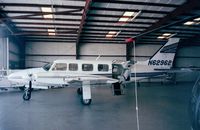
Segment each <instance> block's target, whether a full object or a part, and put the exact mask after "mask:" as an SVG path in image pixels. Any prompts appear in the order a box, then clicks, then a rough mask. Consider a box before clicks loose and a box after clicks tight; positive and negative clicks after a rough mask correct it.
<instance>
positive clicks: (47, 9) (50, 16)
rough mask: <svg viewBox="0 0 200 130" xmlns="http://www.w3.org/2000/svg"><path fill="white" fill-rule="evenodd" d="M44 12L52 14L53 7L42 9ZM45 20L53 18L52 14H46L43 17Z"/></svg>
mask: <svg viewBox="0 0 200 130" xmlns="http://www.w3.org/2000/svg"><path fill="white" fill-rule="evenodd" d="M41 10H42V12H44V13H52V12H53V11H52V8H51V7H41ZM43 17H44V18H53V15H52V14H45V15H43Z"/></svg>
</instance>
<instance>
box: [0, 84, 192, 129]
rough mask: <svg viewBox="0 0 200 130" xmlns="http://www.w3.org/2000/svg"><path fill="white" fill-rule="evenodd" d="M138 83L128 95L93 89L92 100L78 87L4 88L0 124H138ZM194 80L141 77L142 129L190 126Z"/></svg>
mask: <svg viewBox="0 0 200 130" xmlns="http://www.w3.org/2000/svg"><path fill="white" fill-rule="evenodd" d="M133 86H134V85H133V84H130V85H128V87H126V89H125V93H126V95H123V96H113V95H112V92H111V89H110V88H106V87H98V88H93V89H92V97H93V102H92V104H91V105H90V106H83V105H82V104H81V103H80V99H79V96H77V94H76V88H72V87H70V88H64V89H51V90H45V91H34V92H33V95H32V99H31V100H30V101H29V102H27V101H23V100H22V92H19V91H10V92H0V130H136V117H135V115H136V114H135V96H134V87H133ZM192 86H193V83H179V84H177V85H172V84H167V85H161V84H159V83H141V86H140V87H139V89H138V94H139V95H138V96H139V98H138V99H139V119H140V130H190V122H189V116H188V113H187V108H188V101H189V98H190V93H191V89H192Z"/></svg>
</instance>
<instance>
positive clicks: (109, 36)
mask: <svg viewBox="0 0 200 130" xmlns="http://www.w3.org/2000/svg"><path fill="white" fill-rule="evenodd" d="M113 36H114V35H110V34H107V35H106V38H112V37H113Z"/></svg>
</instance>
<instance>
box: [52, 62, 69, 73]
mask: <svg viewBox="0 0 200 130" xmlns="http://www.w3.org/2000/svg"><path fill="white" fill-rule="evenodd" d="M66 70H67V64H66V63H56V64H55V65H54V67H53V68H52V71H66Z"/></svg>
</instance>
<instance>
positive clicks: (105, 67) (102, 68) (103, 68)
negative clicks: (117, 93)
mask: <svg viewBox="0 0 200 130" xmlns="http://www.w3.org/2000/svg"><path fill="white" fill-rule="evenodd" d="M108 69H109V67H108V65H107V64H98V71H108Z"/></svg>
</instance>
